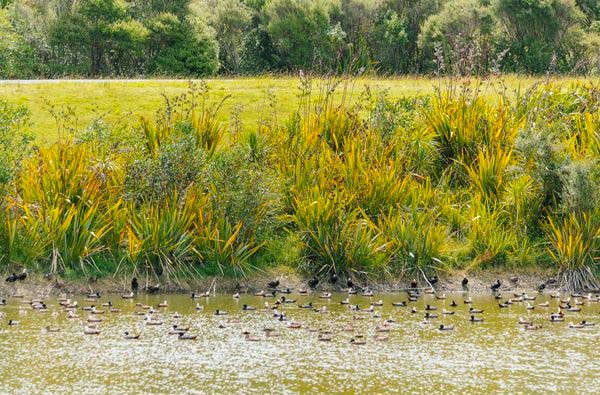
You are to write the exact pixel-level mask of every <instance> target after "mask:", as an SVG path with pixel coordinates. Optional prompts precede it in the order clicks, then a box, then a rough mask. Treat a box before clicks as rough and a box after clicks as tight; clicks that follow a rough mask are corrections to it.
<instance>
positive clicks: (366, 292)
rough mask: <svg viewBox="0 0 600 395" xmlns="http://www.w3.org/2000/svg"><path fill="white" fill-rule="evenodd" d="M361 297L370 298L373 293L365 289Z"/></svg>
mask: <svg viewBox="0 0 600 395" xmlns="http://www.w3.org/2000/svg"><path fill="white" fill-rule="evenodd" d="M362 295H363V296H368V297H371V296H373V291H371V290H370V289H369V288H366V289H365V290H364V291H363V293H362Z"/></svg>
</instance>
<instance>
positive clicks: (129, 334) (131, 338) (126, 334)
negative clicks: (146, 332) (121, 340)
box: [124, 331, 140, 340]
mask: <svg viewBox="0 0 600 395" xmlns="http://www.w3.org/2000/svg"><path fill="white" fill-rule="evenodd" d="M124 337H125V339H128V340H137V339H139V338H140V334H139V333H138V334H135V335H134V334H133V333H129V332H127V331H125V336H124Z"/></svg>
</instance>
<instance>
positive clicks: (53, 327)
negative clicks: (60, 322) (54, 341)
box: [45, 325, 60, 333]
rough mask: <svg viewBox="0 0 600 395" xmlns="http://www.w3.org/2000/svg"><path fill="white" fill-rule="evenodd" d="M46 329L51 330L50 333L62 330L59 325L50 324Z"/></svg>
mask: <svg viewBox="0 0 600 395" xmlns="http://www.w3.org/2000/svg"><path fill="white" fill-rule="evenodd" d="M45 330H46V332H50V333H56V332H60V328H59V327H57V326H50V325H48V326H47V327H46V328H45Z"/></svg>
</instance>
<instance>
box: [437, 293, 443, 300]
mask: <svg viewBox="0 0 600 395" xmlns="http://www.w3.org/2000/svg"><path fill="white" fill-rule="evenodd" d="M435 298H436V299H438V300H445V299H446V294H441V295H435Z"/></svg>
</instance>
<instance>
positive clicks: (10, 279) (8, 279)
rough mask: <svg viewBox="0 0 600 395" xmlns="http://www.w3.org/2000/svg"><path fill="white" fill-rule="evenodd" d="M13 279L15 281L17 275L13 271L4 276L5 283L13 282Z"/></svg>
mask: <svg viewBox="0 0 600 395" xmlns="http://www.w3.org/2000/svg"><path fill="white" fill-rule="evenodd" d="M15 281H17V275H16V274H14V273H13V274H11V275H10V276H8V277H6V282H7V283H14V282H15Z"/></svg>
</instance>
